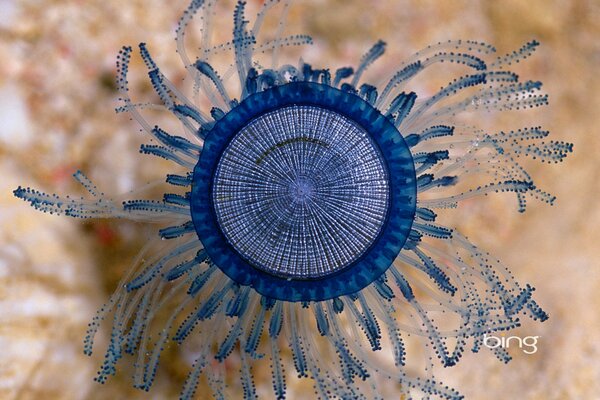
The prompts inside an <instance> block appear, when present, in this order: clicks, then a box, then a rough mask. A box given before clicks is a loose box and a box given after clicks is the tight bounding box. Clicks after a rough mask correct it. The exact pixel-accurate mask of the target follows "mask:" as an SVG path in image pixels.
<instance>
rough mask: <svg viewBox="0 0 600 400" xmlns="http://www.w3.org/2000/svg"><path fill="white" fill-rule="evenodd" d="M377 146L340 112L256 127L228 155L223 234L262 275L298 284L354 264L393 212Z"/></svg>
mask: <svg viewBox="0 0 600 400" xmlns="http://www.w3.org/2000/svg"><path fill="white" fill-rule="evenodd" d="M389 192H390V188H389V179H388V172H387V169H386V167H385V163H384V161H383V157H382V155H381V152H380V150H379V148H378V147H377V145H376V144H375V143H374V142H373V141H372V139H371V138H370V136H369V134H368V133H367V132H366V131H365V130H364V129H363V128H362V127H361V126H359V125H358V124H356V123H354V122H353V121H352V120H350V119H348V118H347V117H345V116H343V115H341V114H339V113H336V112H335V111H332V110H329V109H326V108H322V107H318V106H310V105H289V106H286V107H282V108H279V109H276V110H274V111H271V112H267V113H265V114H262V115H260V116H258V117H256V118H254V119H253V120H251V121H250V122H249V123H248V124H247V125H246V126H244V127H243V128H242V129H241V130H240V131H239V132H238V133H237V134H236V135H235V136H234V137H233V138H232V139H231V141H230V142H229V144H228V145H227V147H226V148H225V150H224V151H223V153H222V154H221V156H220V159H219V161H218V166H217V169H216V172H215V175H214V181H213V193H212V197H213V204H214V209H215V214H216V217H217V221H218V224H219V227H220V228H221V230H222V232H223V234H224V236H225V237H226V239H227V241H228V242H229V243H230V245H231V246H232V247H233V248H234V249H235V250H236V251H237V252H238V253H239V254H240V255H241V256H242V257H243V258H244V259H245V260H247V261H248V262H249V263H250V264H251V265H252V266H254V267H255V268H258V269H260V270H262V271H264V272H267V273H269V274H272V275H276V276H279V277H284V278H292V279H314V278H320V277H324V276H327V275H330V274H332V273H335V272H337V271H340V270H342V269H343V268H345V267H346V266H348V265H350V264H351V263H353V262H354V261H356V260H357V259H358V258H360V256H361V255H363V254H364V253H365V252H366V251H367V250H368V249H369V247H370V246H371V244H372V243H373V242H374V241H375V240H376V238H377V237H378V235H379V234H380V232H381V230H382V227H383V225H384V223H385V220H386V216H387V213H388V207H389V198H390V194H389Z"/></svg>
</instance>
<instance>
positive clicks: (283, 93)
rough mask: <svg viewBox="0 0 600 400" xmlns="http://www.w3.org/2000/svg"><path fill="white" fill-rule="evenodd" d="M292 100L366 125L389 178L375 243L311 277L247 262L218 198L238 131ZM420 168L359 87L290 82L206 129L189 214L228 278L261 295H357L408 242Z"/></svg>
mask: <svg viewBox="0 0 600 400" xmlns="http://www.w3.org/2000/svg"><path fill="white" fill-rule="evenodd" d="M292 105H310V106H315V107H322V108H325V109H328V110H331V111H333V112H337V113H339V114H341V115H343V116H345V117H346V118H348V119H350V120H351V121H353V122H354V123H356V124H358V125H359V126H361V127H362V128H363V129H364V130H365V131H366V132H367V133H368V134H369V135H370V137H371V139H372V141H373V142H374V143H375V144H376V145H377V146H378V149H379V151H380V153H381V155H382V156H383V161H384V167H385V168H386V170H387V173H388V179H389V187H390V188H389V205H388V212H387V216H386V220H385V221H384V224H383V226H382V228H381V230H380V232H379V235H378V237H377V238H375V240H374V241H373V243H372V244H371V246H370V247H369V248H368V249H367V250H366V251H365V252H364V253H363V254H362V256H361V257H359V258H358V259H357V260H355V261H354V262H352V263H350V264H349V265H348V266H346V267H344V268H343V269H341V270H339V271H336V272H334V273H332V274H330V275H326V276H323V277H319V278H314V279H292V278H285V277H279V276H275V275H272V274H269V273H268V272H266V271H263V270H260V269H258V268H256V267H254V266H253V265H252V264H250V263H249V262H248V261H246V260H245V259H244V258H243V256H242V255H240V254H239V253H238V252H237V251H236V250H235V248H234V247H233V245H232V244H231V243H230V242H229V241H228V240H227V238H226V237H225V235H224V233H223V232H222V230H221V228H220V226H219V223H218V220H217V215H216V212H215V207H214V204H213V199H212V198H213V196H212V187H213V178H214V175H215V172H216V171H217V167H218V164H219V160H220V156H221V154H222V153H223V151H224V150H225V149H226V148H227V145H228V144H229V142H230V141H231V139H233V138H234V137H235V135H236V134H237V133H238V132H239V131H240V130H241V129H243V128H244V127H245V126H246V125H247V124H248V123H250V122H251V121H252V120H253V119H255V118H257V117H259V116H261V115H263V114H266V113H268V112H271V111H274V110H277V109H280V108H283V107H287V106H292ZM416 193H417V187H416V173H415V168H414V162H413V158H412V154H411V152H410V150H409V148H408V146H407V144H406V142H405V141H404V138H403V137H402V135H401V134H400V132H399V131H398V130H397V129H396V127H395V126H394V125H393V123H392V122H391V121H390V120H389V119H388V118H387V117H385V116H384V115H382V114H381V113H380V112H379V110H377V109H376V108H375V107H373V106H371V105H370V104H369V103H367V102H366V101H365V100H363V99H362V98H360V97H359V96H357V95H356V94H354V93H350V92H347V91H342V90H339V89H336V88H333V87H331V86H328V85H325V84H320V83H314V82H291V83H287V84H284V85H279V86H275V87H272V88H270V89H267V90H264V91H262V92H258V93H254V94H252V95H250V96H248V97H247V98H246V99H244V100H243V101H242V102H240V104H238V105H237V106H236V107H234V108H233V109H232V110H231V111H230V112H228V113H227V114H225V115H224V116H223V117H222V118H221V119H219V120H218V121H216V123H215V125H214V126H213V128H212V129H211V130H210V131H209V132H208V133H207V135H206V137H205V141H204V146H203V149H202V153H201V155H200V158H199V160H198V162H197V164H196V166H195V168H194V171H193V177H192V191H191V201H190V206H191V216H192V222H193V224H194V228H195V230H196V234H197V235H198V238H199V240H200V241H201V242H202V245H203V246H204V250H205V251H206V253H207V254H208V256H209V257H210V260H211V261H212V262H213V263H214V264H215V265H216V266H217V267H218V268H219V269H220V270H221V271H223V273H225V274H226V275H227V276H228V277H229V278H231V279H232V280H233V281H235V282H236V283H238V284H239V285H243V286H251V287H252V288H254V289H255V290H256V291H257V292H259V293H260V294H262V295H264V296H266V297H269V298H273V299H278V300H284V301H293V302H297V301H321V300H328V299H332V298H336V297H339V296H343V295H348V294H352V293H356V292H358V291H360V290H361V289H363V288H364V287H366V286H368V285H369V284H370V283H372V282H373V281H375V280H376V279H378V278H379V277H380V276H381V275H382V274H383V273H384V272H385V271H386V270H387V269H388V268H389V266H390V265H391V264H392V263H393V261H394V259H395V258H396V256H397V255H398V253H399V252H400V251H401V250H402V248H403V247H404V244H405V242H406V240H407V238H408V235H409V232H410V230H411V228H412V223H413V219H414V215H415V210H416Z"/></svg>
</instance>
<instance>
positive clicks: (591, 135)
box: [0, 0, 600, 399]
mask: <svg viewBox="0 0 600 400" xmlns="http://www.w3.org/2000/svg"><path fill="white" fill-rule="evenodd" d="M232 3H233V2H231V1H222V2H221V3H219V5H218V7H217V13H219V9H220V8H223V10H226V11H224V12H223V15H225V16H226V18H227V19H228V20H229V15H230V14H229V11H230V10H231V8H232ZM259 3H260V1H249V5H248V7H249V8H250V7H257V5H258V4H259ZM367 4H368V5H367ZM186 6H187V2H186V1H181V2H179V1H173V0H171V1H163V0H151V1H128V2H126V3H123V2H120V1H24V0H22V1H13V0H1V1H0V349H1V350H2V351H1V352H0V399H38V398H45V399H112V398H131V399H145V398H157V399H159V398H173V397H176V396H177V394H178V393H179V389H180V386H181V382H182V381H183V380H184V379H185V376H186V374H187V370H188V368H189V364H190V363H191V362H192V361H193V359H194V358H195V357H194V354H193V351H192V350H191V349H190V350H189V351H188V352H186V349H185V347H183V348H178V347H177V346H172V347H170V348H168V349H167V350H166V351H165V355H164V358H163V361H162V368H161V371H160V372H159V374H158V376H157V381H156V383H155V384H154V387H153V389H152V392H150V393H149V394H148V393H145V392H142V391H139V390H136V389H133V388H132V387H131V384H130V380H129V377H130V375H131V372H130V371H128V370H127V369H128V368H131V364H132V363H131V360H127V362H125V363H122V364H120V369H121V373H119V374H117V376H116V377H114V378H113V379H111V380H109V381H108V383H106V384H105V385H104V386H100V385H98V384H97V383H95V382H94V381H93V379H92V378H93V377H94V376H95V372H96V368H97V365H98V364H99V363H100V362H101V357H102V352H98V354H94V356H93V358H94V359H90V358H88V357H86V356H84V355H83V351H82V337H83V336H84V334H85V330H86V327H87V324H88V322H89V320H90V318H91V316H92V315H93V314H94V313H95V310H96V309H97V308H98V307H99V306H100V305H101V303H102V302H104V301H105V300H106V298H107V297H108V295H109V294H110V293H112V291H113V290H114V289H115V285H116V284H117V282H118V280H119V278H120V277H121V276H122V274H123V271H125V270H126V269H127V268H128V267H129V266H130V264H131V262H132V260H133V258H134V257H135V255H136V254H137V252H138V251H139V249H140V248H141V247H142V246H143V244H144V243H145V242H146V241H147V240H148V238H149V237H150V236H151V235H153V234H154V228H153V227H151V226H150V227H149V226H147V225H143V224H136V223H132V222H121V221H114V220H109V221H104V220H100V221H97V220H95V221H92V222H86V221H83V222H82V221H81V220H72V219H65V218H57V217H53V216H50V215H46V214H41V213H38V212H35V211H34V210H33V209H31V208H30V207H28V206H27V205H26V204H25V203H23V202H22V201H19V200H18V199H15V198H14V197H13V196H12V190H13V189H14V188H15V187H16V186H18V185H19V184H22V183H23V182H27V183H28V184H31V185H32V186H35V187H37V188H40V189H43V190H46V191H51V192H60V193H75V194H79V193H82V192H81V189H80V188H78V187H77V185H76V183H75V182H74V181H73V180H72V179H71V174H72V173H73V172H74V171H75V170H77V169H81V170H84V171H86V173H87V174H88V175H89V176H90V177H91V178H92V179H93V180H94V181H95V182H96V183H97V184H98V186H99V187H101V188H104V190H105V191H106V192H107V194H109V195H111V194H112V195H116V194H119V193H123V192H127V191H129V190H132V189H134V188H137V187H139V186H140V183H145V182H153V181H156V180H161V179H162V178H163V177H164V174H165V173H166V172H169V168H168V167H169V164H168V163H167V162H164V163H162V162H157V161H156V159H151V158H148V157H143V156H142V155H140V154H139V153H138V151H137V148H138V147H139V144H140V143H142V142H143V140H144V138H143V137H142V135H138V134H136V132H137V131H138V127H137V126H136V124H135V123H134V122H131V121H130V120H129V119H128V117H127V116H126V115H116V114H115V113H114V107H115V106H116V105H117V97H118V95H117V92H116V87H115V84H114V81H115V79H114V76H115V59H116V53H117V52H118V50H119V49H120V47H121V46H122V45H123V44H131V45H136V44H137V43H139V42H142V41H146V42H148V43H150V44H151V45H152V48H153V54H154V56H155V58H156V60H157V62H158V63H159V64H160V65H162V66H163V68H164V70H165V72H166V74H167V75H170V76H171V77H172V80H173V81H175V82H181V78H183V74H184V72H185V71H184V70H183V69H182V68H180V65H179V59H178V58H177V57H176V55H175V52H174V50H175V42H174V40H173V30H174V26H175V23H176V21H177V19H178V17H179V15H180V14H181V12H182V10H183V9H185V7H186ZM288 21H289V22H288V25H289V29H288V30H289V31H290V32H303V33H307V34H310V35H311V36H313V38H314V42H315V44H314V45H313V46H311V47H310V48H308V49H304V50H303V51H302V57H303V58H304V59H305V60H306V61H307V62H316V63H317V64H322V65H331V66H343V65H348V64H353V63H355V62H356V60H358V59H359V58H360V56H361V55H362V54H363V53H364V51H365V49H367V48H369V47H370V46H371V45H372V43H374V42H375V41H376V40H378V39H384V40H386V41H387V42H388V43H389V44H390V45H389V47H388V49H387V55H386V57H387V59H388V60H396V59H397V60H398V62H400V61H402V60H404V59H406V58H407V56H409V55H410V54H412V53H414V52H415V51H416V50H418V49H420V48H422V47H424V46H426V45H428V44H430V43H435V42H438V41H445V40H448V39H459V38H460V39H473V40H478V41H484V42H487V43H491V44H493V45H494V46H495V47H496V48H497V50H498V54H504V53H506V52H509V51H512V50H514V49H516V48H519V47H520V46H521V45H522V44H523V43H525V42H527V41H529V40H532V39H536V40H538V41H540V42H541V44H542V45H541V47H540V49H539V50H538V51H537V52H536V54H535V55H534V56H533V57H531V58H530V59H528V60H527V61H526V62H525V63H522V65H519V66H517V67H515V68H514V69H515V71H516V72H518V73H520V74H522V75H523V76H527V77H534V78H535V79H539V80H541V81H542V82H543V83H544V89H545V91H546V92H547V93H548V94H549V95H550V105H549V106H548V107H544V108H541V109H535V110H530V111H528V112H527V116H526V117H517V118H515V117H514V116H511V115H500V114H497V115H491V114H490V115H486V114H483V115H484V116H485V118H486V119H488V120H485V121H481V124H482V125H484V126H489V127H494V126H503V125H502V124H503V123H504V122H507V121H510V120H511V119H517V120H518V122H519V123H523V122H524V121H527V122H528V123H529V122H530V121H533V122H534V123H535V124H540V125H542V126H543V127H544V128H546V129H549V130H550V131H551V132H552V136H553V138H554V140H564V141H569V142H573V143H574V153H573V154H572V155H571V156H570V157H569V158H568V159H567V160H565V162H563V163H561V164H560V165H554V164H552V165H542V164H539V163H536V162H534V161H529V160H528V161H525V167H526V168H527V169H528V170H529V171H530V172H531V173H532V175H533V176H535V177H536V179H537V181H538V183H539V186H541V187H543V188H545V189H547V190H549V191H550V192H552V193H553V194H555V195H556V196H557V198H558V200H557V202H556V204H555V205H554V206H552V207H551V206H548V205H546V204H543V203H535V204H532V205H531V206H530V207H529V208H528V210H527V212H525V213H524V214H518V215H517V213H516V212H515V208H516V205H515V199H514V197H513V196H509V195H501V196H494V197H486V198H484V199H477V200H475V201H466V202H465V203H464V204H462V205H461V206H460V207H459V208H460V209H461V210H460V211H461V212H456V213H448V214H447V215H445V216H444V218H445V221H450V222H448V225H451V226H456V227H457V228H458V229H459V230H461V231H462V232H463V233H464V234H466V235H467V236H468V237H469V238H470V239H472V240H473V241H474V242H475V243H477V244H478V245H479V246H480V247H481V248H483V249H485V250H486V251H489V252H490V253H492V254H494V255H495V256H497V257H498V258H499V259H500V260H502V261H503V263H504V264H505V265H507V266H509V267H510V268H511V269H512V271H513V273H514V274H515V276H516V277H518V279H519V280H521V281H526V282H531V283H532V284H533V285H534V286H535V287H536V288H537V291H536V300H537V301H538V303H539V304H540V305H542V307H544V309H545V310H546V311H547V312H548V313H549V315H550V319H549V320H548V321H546V322H544V323H543V324H539V323H533V322H531V321H527V320H523V321H522V322H523V326H521V327H520V328H518V329H517V330H516V331H514V332H511V335H518V336H522V337H525V336H540V338H539V340H538V351H537V352H536V353H535V354H526V353H524V352H523V351H521V350H519V349H518V348H513V349H511V350H510V354H511V355H512V356H513V358H514V359H513V361H511V362H510V363H509V364H508V365H504V364H502V363H500V362H498V361H497V360H496V359H495V358H494V357H493V356H491V355H490V354H487V353H486V352H482V353H479V354H471V353H468V352H467V353H465V355H464V357H463V360H462V361H461V362H460V363H459V364H458V365H457V366H455V367H452V368H445V369H444V368H441V367H440V368H437V371H436V376H437V378H439V379H440V380H441V381H443V382H444V383H445V384H448V385H450V386H453V387H459V388H460V390H461V392H462V393H463V394H465V396H466V398H467V399H502V398H515V399H596V398H600V337H599V336H600V334H599V332H600V313H599V312H598V310H599V309H600V290H599V289H600V272H599V267H600V261H598V260H599V258H598V256H599V255H600V246H599V245H598V240H599V239H600V237H599V234H598V231H599V229H598V226H600V206H599V205H598V196H599V195H600V179H599V178H600V177H599V176H598V175H599V174H598V171H600V156H599V155H598V154H599V153H600V137H599V136H598V127H597V125H598V124H597V121H598V111H597V110H600V95H598V93H599V91H600V79H599V78H598V67H600V43H599V42H598V40H597V39H598V37H600V22H599V21H600V3H599V2H598V1H541V0H539V1H528V2H525V1H516V0H514V1H502V2H500V1H498V2H491V1H489V2H485V1H455V2H441V1H391V0H389V1H369V2H368V3H367V2H365V1H357V0H353V1H343V0H339V1H334V0H306V1H297V2H296V3H294V5H293V7H291V9H290V15H289V20H288ZM228 22H229V21H228ZM275 22H276V21H275ZM221 33H222V36H223V37H222V38H221V39H219V37H213V40H215V41H218V42H220V41H225V40H227V39H228V38H229V35H230V30H229V29H223V30H222V32H221V31H219V30H215V33H214V35H216V36H218V35H220V34H221ZM291 51H292V53H293V51H294V50H293V49H292V50H291ZM386 65H387V66H388V68H390V69H393V68H395V67H396V66H397V63H394V62H387V63H385V64H382V65H381V67H383V70H384V71H385V72H390V71H389V70H385V66H386ZM131 68H132V70H134V71H136V73H133V74H131V83H130V84H131V87H132V88H134V89H135V90H136V92H137V95H138V96H139V97H143V96H144V94H146V95H147V96H151V91H152V88H151V85H150V84H149V82H148V80H147V77H146V75H145V73H144V72H143V68H142V67H141V66H140V65H137V66H136V65H132V66H131ZM379 71H381V69H380V70H379ZM376 72H377V71H376V70H371V71H369V72H368V73H367V74H366V75H367V76H372V75H369V73H370V74H374V73H376ZM178 74H179V75H178ZM429 76H430V80H429V81H427V82H426V87H423V88H422V90H423V91H424V92H429V93H434V92H435V91H436V90H437V89H439V87H440V86H441V85H443V84H444V83H446V81H447V77H446V76H441V77H440V79H439V80H436V76H435V75H429ZM183 84H185V82H184V83H183ZM149 190H150V191H152V190H153V189H152V188H149ZM156 193H160V191H159V190H157V192H156ZM106 336H107V335H106V332H104V333H103V337H101V338H100V340H104V341H106V340H107V337H106ZM264 379H265V380H266V381H267V385H268V384H269V382H268V380H269V379H270V377H269V374H268V372H265V374H264ZM257 381H259V379H258V377H257ZM258 383H259V385H260V382H258ZM202 384H203V383H202V382H201V385H202ZM311 386H312V382H311V381H309V380H302V381H292V382H290V383H289V385H288V387H289V389H288V390H289V397H290V398H303V396H307V398H312V387H311ZM199 393H202V386H201V387H200V388H199ZM240 395H241V394H240ZM200 398H201V397H200Z"/></svg>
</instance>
